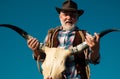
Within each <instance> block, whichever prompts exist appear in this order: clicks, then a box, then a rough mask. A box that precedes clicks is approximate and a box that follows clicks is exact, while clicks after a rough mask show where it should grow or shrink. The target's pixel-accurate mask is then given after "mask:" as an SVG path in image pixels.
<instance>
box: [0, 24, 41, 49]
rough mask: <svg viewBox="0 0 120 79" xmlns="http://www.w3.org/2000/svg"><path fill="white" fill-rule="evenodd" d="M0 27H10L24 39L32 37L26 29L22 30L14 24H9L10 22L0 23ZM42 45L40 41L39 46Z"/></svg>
mask: <svg viewBox="0 0 120 79" xmlns="http://www.w3.org/2000/svg"><path fill="white" fill-rule="evenodd" d="M0 27H7V28H10V29H12V30H14V31H16V32H17V33H18V34H19V35H21V36H22V37H23V38H24V39H25V40H28V39H29V38H31V37H33V36H31V35H29V34H28V33H27V32H26V31H24V30H23V29H21V28H19V27H17V26H14V25H11V24H0ZM42 47H43V43H40V46H39V48H42Z"/></svg>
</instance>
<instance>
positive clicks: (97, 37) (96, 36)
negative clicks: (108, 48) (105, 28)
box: [94, 33, 100, 42]
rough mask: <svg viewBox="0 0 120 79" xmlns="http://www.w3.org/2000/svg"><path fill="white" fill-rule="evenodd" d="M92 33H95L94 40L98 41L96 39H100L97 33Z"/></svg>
mask: <svg viewBox="0 0 120 79" xmlns="http://www.w3.org/2000/svg"><path fill="white" fill-rule="evenodd" d="M94 35H95V40H96V42H98V41H99V40H100V37H99V34H97V33H94Z"/></svg>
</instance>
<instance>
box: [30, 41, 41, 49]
mask: <svg viewBox="0 0 120 79" xmlns="http://www.w3.org/2000/svg"><path fill="white" fill-rule="evenodd" d="M38 46H39V42H38V40H35V41H34V42H33V43H32V44H31V47H32V48H33V50H36V49H37V48H38Z"/></svg>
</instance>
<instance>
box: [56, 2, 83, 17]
mask: <svg viewBox="0 0 120 79" xmlns="http://www.w3.org/2000/svg"><path fill="white" fill-rule="evenodd" d="M56 11H57V12H58V13H60V12H61V11H73V12H77V13H78V15H79V16H81V15H82V14H83V13H84V10H82V9H81V10H78V7H77V4H76V3H75V2H73V1H72V0H66V1H65V2H64V3H63V4H62V8H58V7H56Z"/></svg>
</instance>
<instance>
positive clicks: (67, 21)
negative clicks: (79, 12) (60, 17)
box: [65, 20, 73, 23]
mask: <svg viewBox="0 0 120 79" xmlns="http://www.w3.org/2000/svg"><path fill="white" fill-rule="evenodd" d="M65 23H73V22H72V20H66V21H65Z"/></svg>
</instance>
